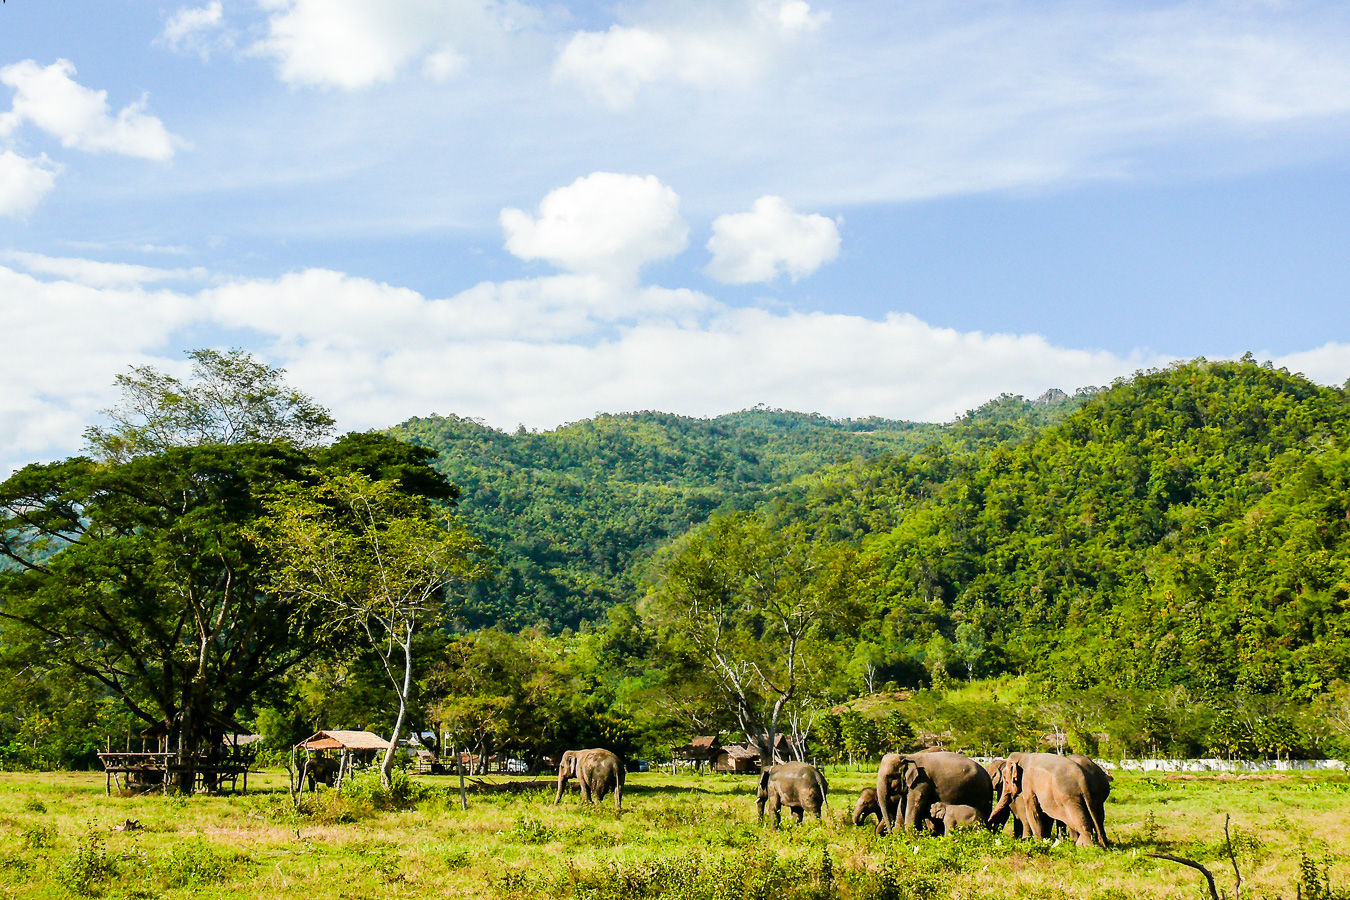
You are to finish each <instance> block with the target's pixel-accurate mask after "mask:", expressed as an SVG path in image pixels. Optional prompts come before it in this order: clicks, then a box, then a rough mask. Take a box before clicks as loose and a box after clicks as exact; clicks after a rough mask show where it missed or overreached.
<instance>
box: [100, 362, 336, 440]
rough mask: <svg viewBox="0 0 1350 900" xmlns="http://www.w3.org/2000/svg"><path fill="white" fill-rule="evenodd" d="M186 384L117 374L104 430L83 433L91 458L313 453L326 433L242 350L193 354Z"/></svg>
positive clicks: (141, 373) (156, 374) (310, 405)
mask: <svg viewBox="0 0 1350 900" xmlns="http://www.w3.org/2000/svg"><path fill="white" fill-rule="evenodd" d="M187 355H188V358H189V359H191V360H192V379H191V381H189V382H183V381H181V380H179V379H178V378H175V377H174V376H172V375H167V374H165V373H163V372H160V371H159V370H157V369H155V368H154V367H152V366H138V367H136V368H133V369H132V370H131V373H130V374H126V375H118V376H117V386H118V388H120V389H121V391H122V397H121V399H120V400H119V401H118V403H117V404H116V405H115V406H113V407H112V408H111V409H106V410H104V411H103V414H104V415H105V416H106V417H107V418H108V420H109V424H108V425H106V426H91V427H90V428H87V429H85V433H84V436H85V441H86V443H87V444H88V446H89V449H90V451H91V453H93V454H94V455H95V456H96V457H98V458H101V459H104V460H109V461H119V462H120V461H125V460H127V459H130V458H132V457H136V456H146V455H149V454H154V453H161V452H163V451H165V450H167V449H169V448H170V447H197V446H202V445H206V444H241V443H249V442H253V441H286V442H288V443H290V444H293V445H295V446H297V447H315V446H318V445H319V444H320V443H322V441H323V439H324V438H326V437H327V436H328V435H329V434H330V433H331V432H332V430H333V417H332V416H331V415H329V413H328V410H326V409H324V408H323V407H322V406H319V405H318V404H317V403H315V402H314V400H313V398H311V397H309V396H308V395H307V394H304V393H302V392H300V391H298V390H295V389H294V388H290V387H287V386H286V384H285V382H284V381H283V376H284V375H285V370H284V369H274V368H272V367H270V366H268V365H266V364H265V363H260V362H258V361H257V360H255V359H254V358H253V357H252V356H251V355H250V354H248V353H246V352H244V351H243V350H231V351H229V352H227V353H221V352H219V351H216V350H193V351H191V352H189V353H188V354H187Z"/></svg>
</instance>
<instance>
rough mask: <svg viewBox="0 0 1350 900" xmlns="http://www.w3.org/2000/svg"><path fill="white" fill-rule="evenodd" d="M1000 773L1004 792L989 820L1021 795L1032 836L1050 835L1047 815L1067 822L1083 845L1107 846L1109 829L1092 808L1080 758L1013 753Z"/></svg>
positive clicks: (1077, 840) (1087, 783) (1085, 774)
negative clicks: (1106, 828)
mask: <svg viewBox="0 0 1350 900" xmlns="http://www.w3.org/2000/svg"><path fill="white" fill-rule="evenodd" d="M1000 774H1001V775H1002V782H1003V784H1002V793H1001V794H1000V797H999V801H998V805H997V806H996V807H995V808H994V811H993V813H992V814H991V815H990V816H989V817H988V818H989V819H990V820H993V819H995V818H996V817H997V816H998V815H999V814H1001V813H1002V812H1003V811H1004V810H1005V809H1007V808H1008V807H1010V806H1012V804H1013V803H1014V801H1015V800H1016V799H1017V798H1018V797H1021V798H1022V801H1023V803H1024V808H1023V817H1024V818H1023V826H1024V827H1025V828H1026V830H1027V831H1029V832H1030V833H1031V835H1032V836H1033V837H1036V838H1038V839H1044V838H1047V837H1050V836H1051V833H1050V828H1048V827H1047V821H1046V820H1047V818H1048V819H1052V820H1054V821H1056V822H1062V823H1064V826H1065V827H1066V828H1068V829H1069V831H1070V833H1071V834H1072V836H1073V838H1074V843H1075V844H1077V845H1078V846H1080V847H1087V846H1090V845H1092V844H1094V843H1096V844H1099V845H1100V846H1103V847H1105V846H1106V832H1105V830H1104V829H1103V828H1102V825H1101V819H1100V818H1099V817H1098V816H1097V813H1096V811H1095V810H1094V808H1093V802H1092V791H1091V788H1090V787H1089V776H1088V774H1087V773H1086V772H1085V771H1084V769H1083V767H1082V766H1081V765H1080V764H1079V763H1078V762H1076V761H1075V760H1073V759H1072V758H1070V757H1067V756H1057V755H1056V754H1054V753H1010V754H1009V755H1008V758H1007V759H1006V760H1005V761H1004V763H1003V767H1002V769H1001V770H1000ZM1103 799H1105V798H1103Z"/></svg>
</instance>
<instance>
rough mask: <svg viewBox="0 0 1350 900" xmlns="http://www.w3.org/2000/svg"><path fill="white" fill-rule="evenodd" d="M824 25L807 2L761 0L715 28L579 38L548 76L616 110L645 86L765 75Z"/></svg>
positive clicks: (678, 26)
mask: <svg viewBox="0 0 1350 900" xmlns="http://www.w3.org/2000/svg"><path fill="white" fill-rule="evenodd" d="M728 9H729V10H732V11H734V10H735V9H736V7H735V6H730V7H728ZM828 18H829V17H828V15H827V14H824V13H814V12H812V10H811V6H810V4H808V3H806V2H805V0H761V2H759V3H758V4H755V5H753V6H747V7H746V8H745V9H744V11H743V14H742V15H739V16H736V15H731V16H730V18H729V19H722V20H720V21H716V22H712V23H709V22H707V21H699V20H693V19H691V20H690V21H686V22H682V23H675V24H670V25H666V26H664V27H655V26H652V27H644V26H625V25H618V24H616V25H612V26H610V28H609V29H608V30H606V31H578V32H576V33H575V34H573V35H572V37H571V38H570V39H569V40H568V42H567V44H566V45H565V46H564V47H563V49H562V51H561V52H560V53H559V54H558V59H557V61H556V63H555V64H554V68H553V77H554V79H555V80H556V81H559V82H563V83H567V82H571V83H574V84H576V85H577V86H579V87H580V88H581V89H582V90H583V91H585V92H586V93H588V94H590V95H591V96H592V97H594V98H595V99H597V100H598V101H600V102H601V103H604V104H605V105H607V106H610V107H612V108H614V109H626V108H628V107H630V106H632V105H633V103H634V101H635V100H636V98H637V95H638V93H639V91H640V90H641V89H642V87H643V86H644V85H647V84H652V83H655V82H660V81H671V82H674V83H681V84H686V85H691V86H694V87H697V88H701V89H716V88H721V87H726V86H728V85H733V86H743V85H745V84H748V83H750V82H751V81H753V80H754V79H755V78H757V77H758V76H760V75H762V74H763V73H764V71H765V70H766V69H767V68H768V67H769V65H770V64H771V62H772V60H773V59H774V57H775V56H776V55H777V53H778V52H779V51H781V50H782V49H783V48H784V47H785V46H786V45H787V43H789V42H790V41H791V39H792V38H793V37H794V36H796V35H798V34H801V33H803V32H807V31H814V30H815V29H817V28H819V27H820V26H821V25H822V24H824V23H825V22H826V21H827V20H828Z"/></svg>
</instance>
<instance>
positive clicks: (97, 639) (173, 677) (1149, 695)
mask: <svg viewBox="0 0 1350 900" xmlns="http://www.w3.org/2000/svg"><path fill="white" fill-rule="evenodd" d="M195 358H196V361H197V363H198V364H199V365H198V368H199V372H198V377H199V378H200V379H202V380H203V381H204V382H210V383H212V384H214V385H215V386H216V388H217V389H216V390H213V391H211V392H207V393H203V394H202V395H200V396H201V397H205V396H207V394H209V396H210V397H211V398H215V399H213V400H209V401H206V400H202V401H201V403H202V404H205V406H204V407H201V406H198V407H194V406H193V402H196V401H193V399H192V398H193V397H197V396H198V395H196V394H193V392H192V387H191V385H185V384H181V383H178V382H173V380H172V379H168V381H165V379H166V378H167V376H160V375H158V373H152V372H148V371H141V370H138V371H136V372H134V373H133V374H132V375H131V376H125V377H124V379H122V380H120V385H121V387H122V388H123V392H124V395H125V396H126V397H127V398H130V399H137V398H139V400H140V401H142V402H137V403H124V404H123V405H122V406H121V407H119V408H118V409H115V410H112V411H110V422H111V424H108V425H104V426H100V427H98V428H91V430H90V447H89V449H88V451H87V452H86V453H85V454H84V455H82V456H80V457H76V458H73V459H70V460H60V461H53V462H50V463H45V464H38V465H34V466H29V467H28V468H25V469H23V470H21V471H20V472H18V473H16V474H14V475H13V476H12V477H11V478H10V479H9V480H8V481H6V482H5V483H4V485H0V554H2V555H3V557H4V560H5V562H4V565H3V567H0V666H3V667H4V672H3V673H0V685H3V686H0V708H2V709H3V714H2V715H0V761H3V764H4V765H5V766H8V767H29V768H43V767H58V766H80V765H88V764H90V762H91V761H92V754H93V752H94V751H95V749H96V748H97V747H98V746H100V745H101V744H102V742H103V741H104V740H105V739H106V738H107V736H108V735H125V734H126V733H127V732H128V730H129V729H131V730H139V729H141V728H143V727H145V726H146V725H149V724H152V723H154V722H158V721H168V722H170V727H178V728H186V727H187V726H185V725H183V724H182V723H183V722H185V721H188V720H192V721H194V722H197V723H198V724H197V725H194V726H193V727H196V728H197V729H198V730H199V731H200V733H201V734H202V735H203V736H204V737H203V739H209V737H210V735H211V734H212V733H215V732H219V731H221V730H228V729H227V727H226V726H227V725H228V727H229V728H234V727H240V728H248V729H251V730H256V731H258V732H259V733H261V734H263V735H264V736H265V738H266V740H267V741H268V743H269V745H270V746H272V747H273V748H277V749H279V748H282V747H285V746H289V744H290V743H291V742H293V741H294V740H296V739H297V738H298V737H303V736H304V735H305V734H308V733H310V732H312V731H315V730H317V729H319V728H326V727H345V728H371V729H373V730H376V731H382V732H384V733H386V734H387V733H389V731H390V729H391V728H392V726H393V724H394V722H395V720H396V718H398V714H399V711H400V709H402V708H403V707H405V706H406V717H405V718H404V726H403V730H404V731H405V732H406V731H407V730H409V729H410V728H411V729H412V730H418V731H421V730H427V731H434V732H437V733H448V734H450V735H451V736H452V737H453V739H454V740H455V742H456V743H457V744H459V745H460V746H471V747H473V748H475V749H477V750H481V751H483V752H491V751H499V750H503V751H510V752H512V753H515V754H517V755H520V756H521V757H522V758H525V759H528V760H530V761H532V762H537V761H538V760H540V759H542V758H543V756H544V755H546V754H548V753H552V752H555V751H556V750H557V749H559V748H562V747H569V746H596V745H600V746H608V747H611V748H613V749H616V750H618V751H620V752H622V753H624V754H626V755H629V756H641V757H644V758H649V759H660V758H663V757H665V758H668V757H669V750H670V748H671V747H672V746H674V745H677V744H682V743H684V742H686V741H687V740H688V739H689V737H691V736H692V735H694V734H708V733H714V732H723V733H726V734H742V735H745V736H747V737H750V738H751V739H755V740H764V739H765V736H766V734H768V735H771V734H773V733H775V732H780V733H781V732H786V733H792V734H794V735H795V736H796V737H798V738H799V739H800V740H801V741H803V742H804V743H805V745H806V746H807V747H808V749H809V752H810V753H811V754H812V755H813V756H816V757H818V758H823V759H836V760H838V759H860V758H866V757H870V756H874V755H875V754H876V753H878V752H882V751H884V750H886V749H897V748H900V747H904V746H919V745H922V744H925V743H931V742H940V743H943V744H946V745H948V746H951V747H952V748H953V749H961V750H965V751H967V752H971V753H996V752H1000V751H1005V750H1008V749H1015V748H1026V747H1029V746H1036V745H1039V744H1044V743H1045V742H1046V741H1049V740H1058V741H1059V742H1060V745H1061V746H1062V745H1068V746H1072V747H1074V748H1075V749H1080V750H1083V751H1084V752H1089V753H1096V754H1102V755H1115V756H1122V755H1126V756H1133V755H1163V756H1175V755H1180V756H1202V755H1217V756H1246V757H1251V756H1285V757H1288V756H1316V757H1324V756H1346V755H1350V688H1347V685H1346V682H1347V680H1350V644H1348V643H1347V637H1348V635H1347V630H1348V629H1350V609H1347V603H1348V602H1350V391H1347V390H1346V389H1343V388H1342V389H1338V388H1328V387H1322V386H1319V385H1316V384H1314V383H1312V382H1310V381H1308V380H1306V379H1304V378H1303V377H1301V376H1299V375H1297V374H1293V373H1290V372H1287V371H1284V370H1281V369H1276V368H1273V367H1271V366H1270V365H1263V364H1261V363H1259V362H1257V361H1256V360H1254V359H1253V358H1251V357H1250V356H1248V357H1246V358H1244V359H1242V360H1240V361H1232V362H1228V361H1225V362H1211V361H1206V360H1195V361H1191V362H1188V363H1184V364H1177V365H1174V366H1171V367H1168V368H1166V369H1163V370H1157V371H1146V372H1139V373H1137V374H1136V375H1135V376H1134V377H1132V378H1129V379H1123V380H1121V381H1119V382H1117V383H1115V384H1113V385H1110V386H1108V387H1103V388H1089V389H1084V390H1080V391H1078V392H1076V393H1075V394H1074V395H1072V396H1069V395H1066V394H1063V393H1059V392H1048V393H1047V394H1046V395H1045V396H1044V397H1042V398H1040V399H1038V400H1034V401H1033V400H1027V399H1024V398H1022V397H1015V396H1003V397H1000V398H997V399H995V400H992V401H991V402H989V403H987V404H985V405H984V406H982V407H980V408H979V409H976V410H972V411H970V412H969V413H967V414H966V415H964V416H961V417H959V418H958V419H956V420H955V421H953V422H950V423H946V424H942V425H933V424H924V423H912V422H900V421H891V420H885V419H857V420H834V419H829V418H826V417H822V416H818V415H811V414H803V413H795V412H788V411H782V410H771V409H765V408H755V409H750V410H745V411H743V412H739V413H734V414H731V415H726V416H721V417H718V418H714V419H697V418H689V417H681V416H675V415H669V414H664V413H657V412H640V413H630V414H623V415H603V416H597V417H596V418H593V419H588V420H585V421H582V422H577V423H573V424H570V425H566V426H564V427H561V428H558V429H555V430H552V431H544V432H536V431H528V430H525V429H523V428H521V429H518V430H516V431H515V432H508V431H500V430H496V429H493V428H491V427H488V426H486V425H484V424H482V423H479V422H475V421H473V420H470V419H464V418H458V417H453V416H450V417H435V416H434V417H428V418H416V419H411V420H409V421H407V422H404V423H401V424H399V425H397V426H394V427H392V428H390V429H389V430H388V431H387V432H384V433H380V434H356V435H348V436H345V437H342V438H339V439H337V440H334V439H333V438H332V436H331V420H330V419H327V418H326V413H324V411H323V410H321V409H318V408H317V407H316V406H315V405H314V404H313V403H312V401H310V400H309V399H308V397H307V396H306V395H304V394H303V393H302V392H301V391H300V390H298V388H294V387H291V386H289V385H286V384H285V383H284V380H283V379H282V377H281V374H280V373H277V372H275V371H270V370H267V369H266V367H263V366H261V365H260V364H257V363H252V362H251V361H250V360H247V359H246V358H244V357H242V356H240V355H238V354H234V355H220V354H212V353H210V352H209V351H198V356H197V357H195ZM156 378H158V379H159V380H158V381H157V380H156ZM169 382H173V383H169ZM245 382H247V384H245ZM260 384H261V385H262V388H263V389H262V390H260V389H259V385H260ZM222 385H223V386H224V387H225V388H227V390H220V389H219V388H220V387H221V386H222ZM245 387H247V388H248V390H245V389H244V388H245ZM301 387H302V386H301ZM236 388H237V389H238V390H234V389H236ZM231 390H234V393H231ZM260 396H261V397H263V398H264V401H265V402H263V403H262V407H265V409H260V408H259V401H258V398H259V397H260ZM184 397H186V398H187V401H184V399H183V398H184ZM221 397H225V398H226V400H225V401H223V407H222V409H220V410H215V411H214V413H213V411H212V409H210V408H207V407H210V405H211V403H222V401H220V399H219V398H221ZM231 398H233V399H231ZM199 399H200V398H199ZM188 401H192V402H188ZM232 403H233V404H235V405H236V406H238V407H240V408H243V409H244V410H245V411H247V412H248V415H245V416H242V418H243V419H244V420H246V421H250V422H253V423H254V425H255V426H256V427H252V428H243V429H234V430H228V431H223V430H221V429H220V428H204V427H203V426H202V425H201V422H202V421H210V422H219V421H227V422H235V421H238V420H240V419H241V416H240V415H239V414H238V412H239V410H238V409H234V410H232V409H231V404H232ZM185 407H186V408H188V412H190V413H191V415H186V414H184V408H185ZM147 409H149V410H150V413H149V414H148V415H147V414H146V412H145V410H147ZM119 410H120V412H119ZM128 410H130V411H131V412H128ZM133 412H134V415H133V414H132V413H133ZM249 416H252V418H249ZM151 438H153V439H151ZM344 479H345V480H344ZM338 484H344V485H348V486H349V487H350V486H351V485H355V486H356V487H354V488H351V490H358V492H359V491H367V492H369V491H377V490H383V488H380V487H379V485H388V486H389V491H393V492H395V493H397V494H399V495H400V496H403V497H406V498H408V500H407V502H406V503H401V505H396V506H397V509H398V510H399V512H398V516H400V517H401V518H399V519H398V520H397V521H395V520H393V519H390V520H389V522H388V523H386V524H382V525H380V526H379V527H380V528H388V529H391V532H390V533H392V531H393V530H396V526H398V527H401V526H399V525H398V523H400V522H405V521H408V522H412V521H414V520H415V521H416V522H418V523H422V524H421V525H420V526H419V527H421V528H422V531H418V532H417V533H418V534H422V533H423V532H426V529H427V528H430V527H431V526H430V525H428V524H427V523H433V522H434V523H437V524H436V525H435V528H436V529H440V530H439V531H437V532H436V534H439V535H441V536H442V537H441V538H439V539H438V540H441V544H438V545H437V546H439V547H442V549H444V548H445V547H449V546H451V545H450V544H449V543H446V542H447V541H449V537H447V536H456V540H457V541H458V543H455V544H454V545H453V546H454V553H455V554H457V555H455V556H454V557H453V562H450V563H446V562H443V564H442V567H441V572H442V581H441V582H439V584H440V585H441V586H440V587H439V588H438V589H437V592H436V595H435V598H434V602H431V603H430V604H429V605H426V604H424V605H423V606H422V607H418V608H417V610H416V612H417V616H416V617H414V619H413V620H411V621H412V624H411V625H409V626H408V628H409V631H408V634H409V635H410V638H409V643H408V646H407V650H406V652H403V651H400V652H399V653H396V654H395V657H397V658H396V659H394V660H393V662H394V663H396V664H397V666H402V665H403V664H404V663H405V662H406V663H407V665H408V671H409V672H410V673H411V678H410V689H409V690H408V691H407V692H406V696H404V695H403V694H402V693H400V690H399V688H398V683H397V679H395V680H394V681H393V682H391V681H390V678H389V677H387V675H388V673H387V670H386V667H387V666H388V665H390V660H389V659H387V658H385V657H381V656H379V654H378V653H376V649H378V648H377V647H373V646H372V645H371V644H370V642H369V641H364V642H363V640H362V638H361V634H359V633H357V632H358V629H355V628H354V627H336V626H333V625H332V618H333V617H332V615H331V609H332V608H335V607H329V608H327V609H328V611H327V612H325V608H323V607H320V606H316V605H315V602H313V601H312V598H313V597H315V596H319V594H320V593H322V592H318V593H316V591H318V589H317V588H316V585H317V584H318V582H317V581H315V578H317V577H318V576H313V577H310V580H309V581H306V580H305V578H304V577H302V576H304V575H305V572H308V571H309V570H303V571H301V570H298V569H296V565H297V563H296V560H295V558H294V554H289V553H286V552H283V551H282V550H281V549H280V548H279V546H278V545H279V544H280V543H283V542H280V541H277V540H276V539H275V535H277V534H279V533H281V532H279V531H278V530H277V529H278V528H280V527H281V525H283V524H286V523H291V524H295V523H300V525H306V523H311V524H312V523H313V522H317V521H318V519H317V518H315V515H317V513H316V514H315V515H310V516H309V518H305V515H306V512H305V511H306V510H309V511H310V512H311V513H312V512H314V511H315V510H319V511H320V512H323V511H325V510H326V512H324V515H326V516H327V517H328V518H327V519H325V521H327V522H328V523H329V525H328V527H329V531H327V532H324V534H326V535H328V536H329V539H332V540H337V539H338V538H339V537H341V536H343V535H346V536H347V537H351V536H352V535H355V534H356V533H357V531H356V530H355V529H357V526H356V525H355V524H353V520H351V517H350V516H348V517H347V518H345V519H344V518H343V517H342V515H340V514H339V512H340V511H338V512H335V511H334V510H335V509H336V506H337V505H336V504H335V501H334V500H333V499H332V498H333V497H335V496H336V494H334V493H333V491H334V490H335V489H334V488H333V486H334V485H338ZM325 490H326V491H327V493H324V491H325ZM387 493H388V492H386V494H387ZM362 496H367V494H362ZM381 496H385V494H382V495H381ZM304 504H308V506H305V505H304ZM390 508H391V509H393V508H394V507H393V506H391V507H390ZM287 516H289V517H290V518H286V517H287ZM296 527H299V526H296ZM306 527H308V526H306ZM414 530H415V529H414ZM285 533H286V534H288V535H289V534H292V533H295V534H307V533H309V532H303V531H299V532H285ZM399 533H400V534H402V533H404V532H399ZM407 533H412V532H407ZM427 533H430V532H427ZM334 535H337V536H338V537H333V536H334ZM343 539H346V538H343ZM352 540H355V538H354V537H353V538H352ZM408 546H410V547H413V544H409V545H408ZM414 549H415V547H414ZM410 552H411V551H410ZM446 552H449V551H446ZM334 558H338V557H337V556H335V557H334ZM341 558H344V559H346V558H350V559H353V560H354V559H356V556H354V555H352V556H349V557H341ZM448 558H449V557H443V558H442V559H443V560H444V559H448ZM311 563H313V559H311ZM348 568H349V569H351V570H350V571H348V570H344V571H343V572H341V573H340V577H338V576H331V577H330V576H325V577H328V578H329V581H325V582H324V586H325V590H328V592H329V593H328V594H324V595H323V596H330V595H331V596H336V595H337V594H340V593H342V592H344V591H345V592H347V594H350V593H351V592H353V591H355V592H357V593H359V591H360V590H364V589H366V588H367V587H368V586H369V584H370V579H371V577H372V576H370V574H369V573H364V572H362V571H358V569H359V568H360V567H359V566H357V565H356V563H354V562H353V563H351V564H349V566H348ZM297 572H300V574H296V573H297ZM447 572H448V573H451V574H453V575H454V577H449V576H448V575H446V574H445V573H447ZM305 577H309V576H305ZM333 578H337V579H338V580H337V581H334V580H333ZM363 579H364V580H363ZM335 584H336V585H337V587H334V585H335ZM244 593H247V597H244ZM347 594H343V596H347ZM185 597H186V598H188V600H184V598H185ZM202 598H210V599H209V600H208V599H202ZM304 598H311V599H304ZM203 616H205V617H206V618H210V619H212V621H213V622H215V621H217V620H219V622H220V623H225V624H224V625H219V624H218V625H217V627H216V629H215V630H214V631H211V630H210V629H207V630H202V628H201V627H199V625H200V623H201V621H202V620H203ZM231 627H233V628H234V630H233V631H231V630H230V628H231ZM194 629H196V631H195V632H194ZM194 634H195V635H196V637H194ZM241 636H246V640H245V638H244V637H241ZM194 641H195V643H194ZM208 644H209V645H211V646H210V648H209V652H208V651H207V650H200V648H201V647H203V646H206V645H208ZM245 646H247V647H248V648H249V649H248V654H245V653H243V652H242V648H243V647H245ZM193 647H196V648H198V649H199V650H200V652H198V653H197V656H196V657H193V656H192V653H193V652H196V651H193V650H192V649H191V648H193ZM405 657H406V659H405ZM414 663H415V665H414ZM203 698H210V699H209V700H208V699H203ZM194 704H195V705H194ZM174 723H177V724H174Z"/></svg>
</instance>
